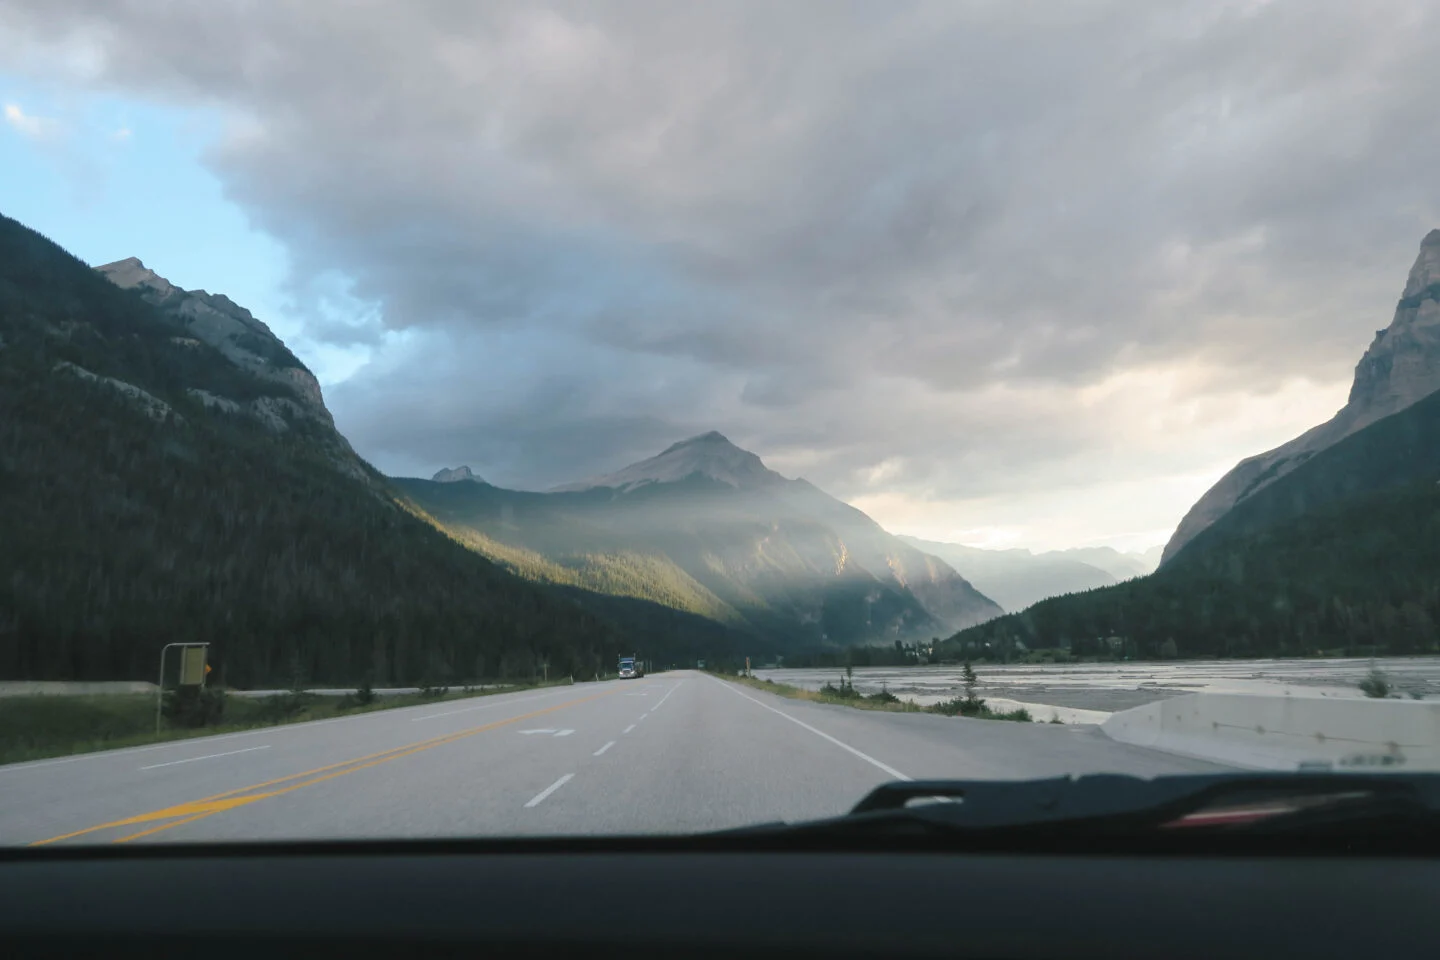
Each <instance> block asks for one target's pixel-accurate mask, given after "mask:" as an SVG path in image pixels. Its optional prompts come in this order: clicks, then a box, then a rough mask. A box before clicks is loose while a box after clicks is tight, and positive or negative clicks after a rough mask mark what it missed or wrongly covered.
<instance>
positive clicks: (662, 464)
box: [555, 430, 786, 492]
mask: <svg viewBox="0 0 1440 960" xmlns="http://www.w3.org/2000/svg"><path fill="white" fill-rule="evenodd" d="M696 475H699V476H702V477H705V478H707V479H710V480H715V481H718V482H720V483H723V484H726V485H728V486H731V487H735V488H736V489H738V490H745V489H753V488H755V487H759V486H769V485H773V484H775V483H785V482H786V480H785V478H784V477H782V476H781V475H780V474H778V473H776V472H775V471H774V470H771V469H770V468H768V467H766V466H765V464H764V463H763V462H762V461H761V459H760V458H759V457H757V456H756V455H755V454H753V453H751V452H750V451H749V450H742V449H740V448H739V447H737V446H735V444H733V443H731V442H730V441H729V440H728V439H727V438H726V437H725V435H724V434H722V433H719V432H718V431H714V430H712V431H710V432H709V433H702V434H700V435H698V436H694V437H691V438H689V439H688V440H681V441H680V442H679V443H674V444H671V445H670V446H668V447H666V448H665V449H664V450H663V451H661V452H660V453H659V454H657V455H656V456H653V457H651V458H649V459H648V460H641V461H640V462H639V463H632V464H631V465H630V466H628V467H626V468H625V469H623V470H619V471H616V472H615V473H611V474H606V475H605V476H600V477H593V478H591V479H589V480H583V481H581V482H580V483H572V484H566V485H564V486H560V487H556V488H555V490H556V491H557V492H558V491H567V490H589V489H592V488H594V487H611V488H613V489H616V490H621V491H628V490H634V489H636V488H638V487H643V486H647V485H650V484H655V483H676V482H679V481H681V480H685V479H687V478H689V477H693V476H696Z"/></svg>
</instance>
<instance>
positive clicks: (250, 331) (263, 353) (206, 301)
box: [95, 257, 335, 427]
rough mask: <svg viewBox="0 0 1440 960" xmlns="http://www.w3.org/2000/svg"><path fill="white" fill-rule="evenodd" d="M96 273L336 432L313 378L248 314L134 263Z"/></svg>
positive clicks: (216, 296) (226, 299)
mask: <svg viewBox="0 0 1440 960" xmlns="http://www.w3.org/2000/svg"><path fill="white" fill-rule="evenodd" d="M95 269H97V270H99V271H100V272H101V273H102V274H104V275H105V277H106V278H107V279H109V281H110V282H111V283H113V284H115V285H116V286H117V287H121V288H123V289H126V290H135V291H138V292H139V293H140V295H141V296H142V297H144V298H145V300H146V301H148V302H149V303H151V304H153V305H154V306H156V307H158V308H159V309H160V310H161V311H162V312H164V313H165V314H167V315H168V316H170V317H171V318H172V319H175V320H178V321H179V322H180V323H181V324H183V325H184V328H185V330H186V332H187V333H189V334H190V335H191V336H193V337H194V338H195V339H197V340H200V341H203V342H205V343H208V344H209V345H210V346H212V347H214V348H215V349H217V350H219V351H220V352H221V353H222V354H224V355H225V358H226V359H227V360H229V361H230V362H231V363H233V364H235V365H236V366H238V367H240V368H242V369H244V370H245V371H246V372H247V373H250V374H252V375H254V376H257V377H259V378H261V379H263V380H268V381H270V382H272V383H280V384H284V385H285V386H287V387H289V388H290V392H291V393H292V394H294V397H295V405H294V409H293V410H291V411H290V412H292V413H295V414H297V415H299V416H303V417H309V418H311V419H314V420H317V421H319V422H320V423H323V424H324V425H325V426H327V427H334V425H335V421H334V419H333V418H332V417H331V416H330V411H329V410H328V409H327V408H326V407H325V398H324V397H323V396H322V395H321V393H320V383H319V381H317V380H316V379H315V375H314V374H312V373H311V372H310V371H309V370H307V369H306V368H305V364H303V363H301V362H300V360H299V358H297V357H296V356H295V354H293V353H291V352H290V350H289V348H288V347H286V346H285V343H284V342H283V341H282V340H281V339H280V338H279V337H277V336H275V334H274V333H273V332H272V331H271V330H270V328H269V327H268V326H266V325H265V323H264V322H262V321H260V320H257V319H256V318H255V316H254V315H253V314H251V313H250V311H249V310H246V309H245V308H244V307H242V306H240V305H239V304H237V303H235V301H233V300H231V299H230V298H229V297H227V296H225V295H224V294H221V293H207V292H205V291H204V290H185V289H182V288H180V287H177V286H175V285H174V284H173V283H171V282H170V281H169V280H166V279H165V278H164V277H162V276H160V275H159V274H158V273H156V272H155V271H154V270H151V269H149V268H148V267H146V266H145V264H143V263H141V262H140V260H139V259H138V258H136V257H129V258H127V259H125V260H117V261H115V262H114V263H107V264H105V265H104V266H101V267H96V268H95ZM262 419H263V418H262Z"/></svg>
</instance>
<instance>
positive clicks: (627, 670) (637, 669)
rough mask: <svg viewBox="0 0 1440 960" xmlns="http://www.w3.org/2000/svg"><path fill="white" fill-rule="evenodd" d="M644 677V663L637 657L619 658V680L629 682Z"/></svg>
mask: <svg viewBox="0 0 1440 960" xmlns="http://www.w3.org/2000/svg"><path fill="white" fill-rule="evenodd" d="M643 676H645V661H644V660H641V659H640V658H639V657H634V656H630V657H621V658H620V679H621V680H631V679H634V678H636V677H643Z"/></svg>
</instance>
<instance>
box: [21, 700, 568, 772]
mask: <svg viewBox="0 0 1440 960" xmlns="http://www.w3.org/2000/svg"><path fill="white" fill-rule="evenodd" d="M567 685H569V680H561V681H555V682H552V683H548V684H547V683H526V684H516V685H515V686H507V687H493V688H486V689H483V690H481V689H474V690H468V691H467V690H465V689H464V688H455V689H452V690H451V691H450V692H447V693H445V694H443V695H439V696H436V695H433V694H432V695H425V694H419V693H412V694H395V695H387V696H378V697H376V699H375V700H374V701H373V702H372V703H369V704H365V705H363V706H362V705H359V704H356V703H354V698H353V696H350V697H346V696H344V695H340V696H330V695H323V694H312V693H303V694H280V695H278V696H277V697H264V698H252V697H240V696H229V697H226V698H225V715H224V720H223V721H222V722H221V723H218V724H214V725H212V726H204V727H193V728H192V727H174V726H171V725H170V724H169V721H165V724H166V725H165V726H164V727H162V729H161V731H160V733H159V735H158V736H157V735H156V733H155V696H154V695H153V694H100V695H84V696H65V695H36V696H22V697H0V764H6V763H18V762H21V761H24V760H43V759H46V758H48V757H64V756H70V755H72V754H80V753H93V752H95V751H97V750H115V749H119V748H121V747H138V746H145V745H147V744H152V743H165V742H169V741H172V740H188V739H191V738H194V737H210V736H215V735H217V734H225V733H240V732H243V731H246V730H255V729H260V728H263V727H272V726H279V725H282V724H291V723H305V722H307V721H311V720H329V719H333V718H336V717H349V716H354V715H356V714H361V713H371V712H374V711H376V710H394V709H396V708H397V707H413V706H419V705H422V704H434V703H444V702H446V701H449V700H467V699H471V698H474V697H488V696H492V695H494V694H499V693H515V692H516V691H520V690H535V689H540V688H543V687H556V686H567Z"/></svg>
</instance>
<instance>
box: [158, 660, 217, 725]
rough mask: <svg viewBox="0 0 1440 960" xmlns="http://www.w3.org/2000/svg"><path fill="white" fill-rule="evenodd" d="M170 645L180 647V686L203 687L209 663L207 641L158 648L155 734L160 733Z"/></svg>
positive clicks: (208, 670) (208, 671)
mask: <svg viewBox="0 0 1440 960" xmlns="http://www.w3.org/2000/svg"><path fill="white" fill-rule="evenodd" d="M171 647H179V648H180V680H179V686H182V687H203V686H205V677H206V675H207V674H209V673H210V665H209V664H208V663H206V662H205V659H206V656H207V655H208V654H209V652H210V644H208V643H167V644H165V646H163V647H161V648H160V682H159V683H158V684H156V690H155V735H156V736H159V735H160V706H161V704H162V703H163V702H164V700H165V654H166V652H168V651H169V649H170V648H171Z"/></svg>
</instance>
